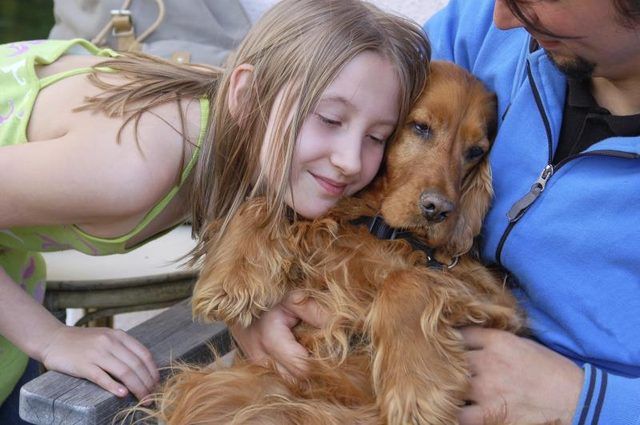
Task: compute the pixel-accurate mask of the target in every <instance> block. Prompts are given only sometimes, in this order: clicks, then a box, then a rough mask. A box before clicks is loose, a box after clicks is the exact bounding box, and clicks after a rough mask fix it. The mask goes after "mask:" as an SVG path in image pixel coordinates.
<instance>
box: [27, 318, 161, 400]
mask: <svg viewBox="0 0 640 425" xmlns="http://www.w3.org/2000/svg"><path fill="white" fill-rule="evenodd" d="M38 360H40V361H41V362H42V363H43V364H44V365H45V367H46V368H47V369H50V370H57V371H59V372H63V373H66V374H69V375H73V376H76V377H78V378H86V379H88V380H90V381H91V382H93V383H95V384H97V385H99V386H101V387H102V388H104V389H106V390H107V391H109V392H111V393H113V394H115V395H117V396H118V397H124V396H126V395H127V394H128V390H127V388H128V389H129V390H131V392H132V393H133V394H134V395H135V396H136V397H137V398H138V399H139V400H142V398H143V397H145V396H146V395H148V394H149V393H151V392H152V391H153V388H154V387H155V385H156V384H157V383H158V380H159V378H160V376H159V374H158V369H157V368H156V365H155V363H154V361H153V359H152V358H151V353H150V352H149V350H147V348H146V347H144V346H143V345H142V344H140V343H139V342H138V341H136V340H135V339H134V338H133V337H131V336H129V335H127V334H126V333H125V332H124V331H121V330H113V329H108V328H76V327H70V326H60V327H59V328H58V329H57V330H56V331H55V332H54V333H53V334H52V337H51V339H50V340H49V341H48V343H47V344H46V345H45V346H44V347H43V350H42V355H41V356H40V359H38ZM114 378H115V379H114ZM116 379H117V380H118V381H120V382H121V383H120V382H117V381H116ZM123 384H124V385H123Z"/></svg>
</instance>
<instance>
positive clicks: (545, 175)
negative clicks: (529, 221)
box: [507, 164, 553, 223]
mask: <svg viewBox="0 0 640 425" xmlns="http://www.w3.org/2000/svg"><path fill="white" fill-rule="evenodd" d="M552 175H553V165H551V164H548V165H547V166H546V167H544V170H542V174H540V177H538V180H536V182H535V183H534V184H533V186H531V190H529V193H527V194H526V195H524V196H523V197H522V198H521V199H520V200H519V201H518V202H516V203H515V204H513V206H512V207H511V209H510V210H509V212H508V213H507V218H508V219H509V223H515V222H516V221H518V220H520V218H521V217H522V215H523V214H524V212H525V211H526V210H527V208H529V207H530V206H531V204H533V203H534V202H535V200H536V199H538V196H540V194H541V193H542V191H543V190H544V188H545V186H546V185H547V182H548V181H549V179H550V178H551V176H552Z"/></svg>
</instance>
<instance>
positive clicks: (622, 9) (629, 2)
mask: <svg viewBox="0 0 640 425" xmlns="http://www.w3.org/2000/svg"><path fill="white" fill-rule="evenodd" d="M611 1H612V2H613V6H614V7H615V9H616V11H617V12H618V21H619V22H620V24H621V25H622V26H624V27H626V28H631V29H633V28H635V27H636V26H638V25H640V0H611ZM531 2H532V0H505V3H506V4H507V7H508V8H509V10H511V13H513V15H514V16H515V17H516V18H518V20H520V22H522V23H523V24H524V25H525V26H526V27H529V28H531V29H533V30H535V31H537V32H539V33H540V34H545V35H549V36H552V37H559V38H572V37H566V36H563V35H562V34H556V33H552V32H551V31H549V30H547V29H545V28H544V27H543V26H542V25H541V24H540V21H539V20H538V17H537V16H536V15H535V14H533V13H531V11H530V10H527V9H528V5H529V3H531Z"/></svg>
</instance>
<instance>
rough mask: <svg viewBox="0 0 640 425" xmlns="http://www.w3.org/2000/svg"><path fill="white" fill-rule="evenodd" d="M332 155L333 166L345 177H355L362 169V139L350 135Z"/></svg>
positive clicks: (341, 141) (340, 142)
mask: <svg viewBox="0 0 640 425" xmlns="http://www.w3.org/2000/svg"><path fill="white" fill-rule="evenodd" d="M337 145H338V146H336V147H335V148H334V149H333V152H332V153H331V164H333V166H334V167H336V168H338V169H339V170H340V172H341V173H342V174H343V175H345V176H354V175H357V174H358V173H359V172H360V169H361V168H362V159H361V156H362V139H361V138H360V137H355V135H349V136H348V140H345V139H342V140H340V141H339V142H338V143H337Z"/></svg>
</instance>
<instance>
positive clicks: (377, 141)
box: [367, 134, 388, 145]
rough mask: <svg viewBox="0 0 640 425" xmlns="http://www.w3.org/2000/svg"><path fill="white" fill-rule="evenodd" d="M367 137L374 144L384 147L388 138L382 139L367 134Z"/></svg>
mask: <svg viewBox="0 0 640 425" xmlns="http://www.w3.org/2000/svg"><path fill="white" fill-rule="evenodd" d="M367 137H369V139H371V140H373V141H374V142H375V143H378V144H380V145H384V144H385V143H387V139H388V137H382V136H377V135H373V134H369V135H368V136H367Z"/></svg>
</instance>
